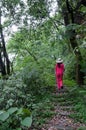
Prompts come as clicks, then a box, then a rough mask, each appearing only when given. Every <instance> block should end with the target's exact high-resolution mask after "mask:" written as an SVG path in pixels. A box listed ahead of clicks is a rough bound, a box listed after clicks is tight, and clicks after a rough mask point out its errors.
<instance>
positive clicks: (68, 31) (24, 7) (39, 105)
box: [0, 0, 86, 130]
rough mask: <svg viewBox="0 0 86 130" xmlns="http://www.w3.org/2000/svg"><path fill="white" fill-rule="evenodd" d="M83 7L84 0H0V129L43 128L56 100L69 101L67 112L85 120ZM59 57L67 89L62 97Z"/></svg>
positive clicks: (85, 87) (85, 30)
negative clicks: (57, 70)
mask: <svg viewBox="0 0 86 130" xmlns="http://www.w3.org/2000/svg"><path fill="white" fill-rule="evenodd" d="M53 5H55V8H54V9H55V10H54V11H52V10H53V8H52V7H53ZM85 12H86V2H84V1H83V0H76V1H72V0H65V1H64V0H58V1H56V3H55V1H53V0H51V1H50V0H49V1H48V0H47V1H46V0H44V1H43V0H27V1H26V0H25V1H22V0H1V1H0V130H27V129H29V128H30V127H31V128H32V129H37V128H40V129H41V127H42V125H43V124H44V123H45V122H47V121H48V119H50V118H51V117H52V116H54V115H55V112H54V109H55V106H56V105H57V103H61V105H68V104H71V105H73V106H74V108H73V111H74V112H75V113H74V114H71V115H70V117H71V118H73V119H74V120H75V121H80V122H83V123H86V109H85V108H86V35H85V34H86V22H85V21H86V17H85V16H86V14H85ZM14 27H15V28H17V29H16V31H14V30H15V29H14ZM59 57H61V58H62V59H63V61H64V65H65V73H64V85H65V88H67V90H68V91H67V94H66V95H65V96H64V94H63V96H62V97H61V98H59V96H60V95H58V96H57V95H55V92H56V80H55V70H54V69H55V64H56V59H57V58H59ZM79 129H84V128H79Z"/></svg>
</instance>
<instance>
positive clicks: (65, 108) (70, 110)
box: [41, 89, 86, 130]
mask: <svg viewBox="0 0 86 130" xmlns="http://www.w3.org/2000/svg"><path fill="white" fill-rule="evenodd" d="M55 94H56V96H57V97H58V98H57V103H56V105H55V116H54V117H53V118H52V119H51V120H49V121H48V122H47V123H46V124H45V125H44V126H43V128H42V129H41V130H79V129H78V128H80V127H85V128H84V129H80V130H86V125H85V124H82V123H80V122H75V120H74V119H72V118H71V117H70V114H74V112H75V111H74V105H73V103H74V101H68V100H65V98H64V97H65V96H66V95H67V91H65V89H64V90H62V91H61V92H60V93H59V92H56V93H55Z"/></svg>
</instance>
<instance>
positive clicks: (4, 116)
mask: <svg viewBox="0 0 86 130" xmlns="http://www.w3.org/2000/svg"><path fill="white" fill-rule="evenodd" d="M8 117H9V113H8V112H5V111H3V113H1V114H0V120H1V121H5V120H6V119H7V118H8Z"/></svg>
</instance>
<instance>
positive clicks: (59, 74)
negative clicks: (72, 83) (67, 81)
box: [55, 63, 64, 89]
mask: <svg viewBox="0 0 86 130" xmlns="http://www.w3.org/2000/svg"><path fill="white" fill-rule="evenodd" d="M63 73H64V64H63V63H60V64H59V63H58V64H56V66H55V74H56V83H57V87H58V89H61V87H62V86H63Z"/></svg>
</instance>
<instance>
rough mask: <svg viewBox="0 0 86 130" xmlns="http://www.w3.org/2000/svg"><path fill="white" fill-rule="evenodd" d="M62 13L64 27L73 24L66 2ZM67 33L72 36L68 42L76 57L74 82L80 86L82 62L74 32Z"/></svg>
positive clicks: (72, 15) (70, 10)
mask: <svg viewBox="0 0 86 130" xmlns="http://www.w3.org/2000/svg"><path fill="white" fill-rule="evenodd" d="M62 12H63V17H64V23H65V26H68V25H69V24H74V23H75V17H74V12H73V9H72V7H71V6H70V4H69V1H68V0H66V7H65V8H64V9H62ZM77 20H78V19H77ZM67 33H68V34H69V33H71V34H72V36H71V37H70V39H69V40H70V44H71V47H72V49H73V51H74V54H75V56H76V81H77V83H78V85H82V84H83V82H84V73H83V72H82V71H81V61H82V60H83V58H82V55H81V52H80V50H79V46H78V43H77V40H76V30H74V29H71V30H68V32H67Z"/></svg>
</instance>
